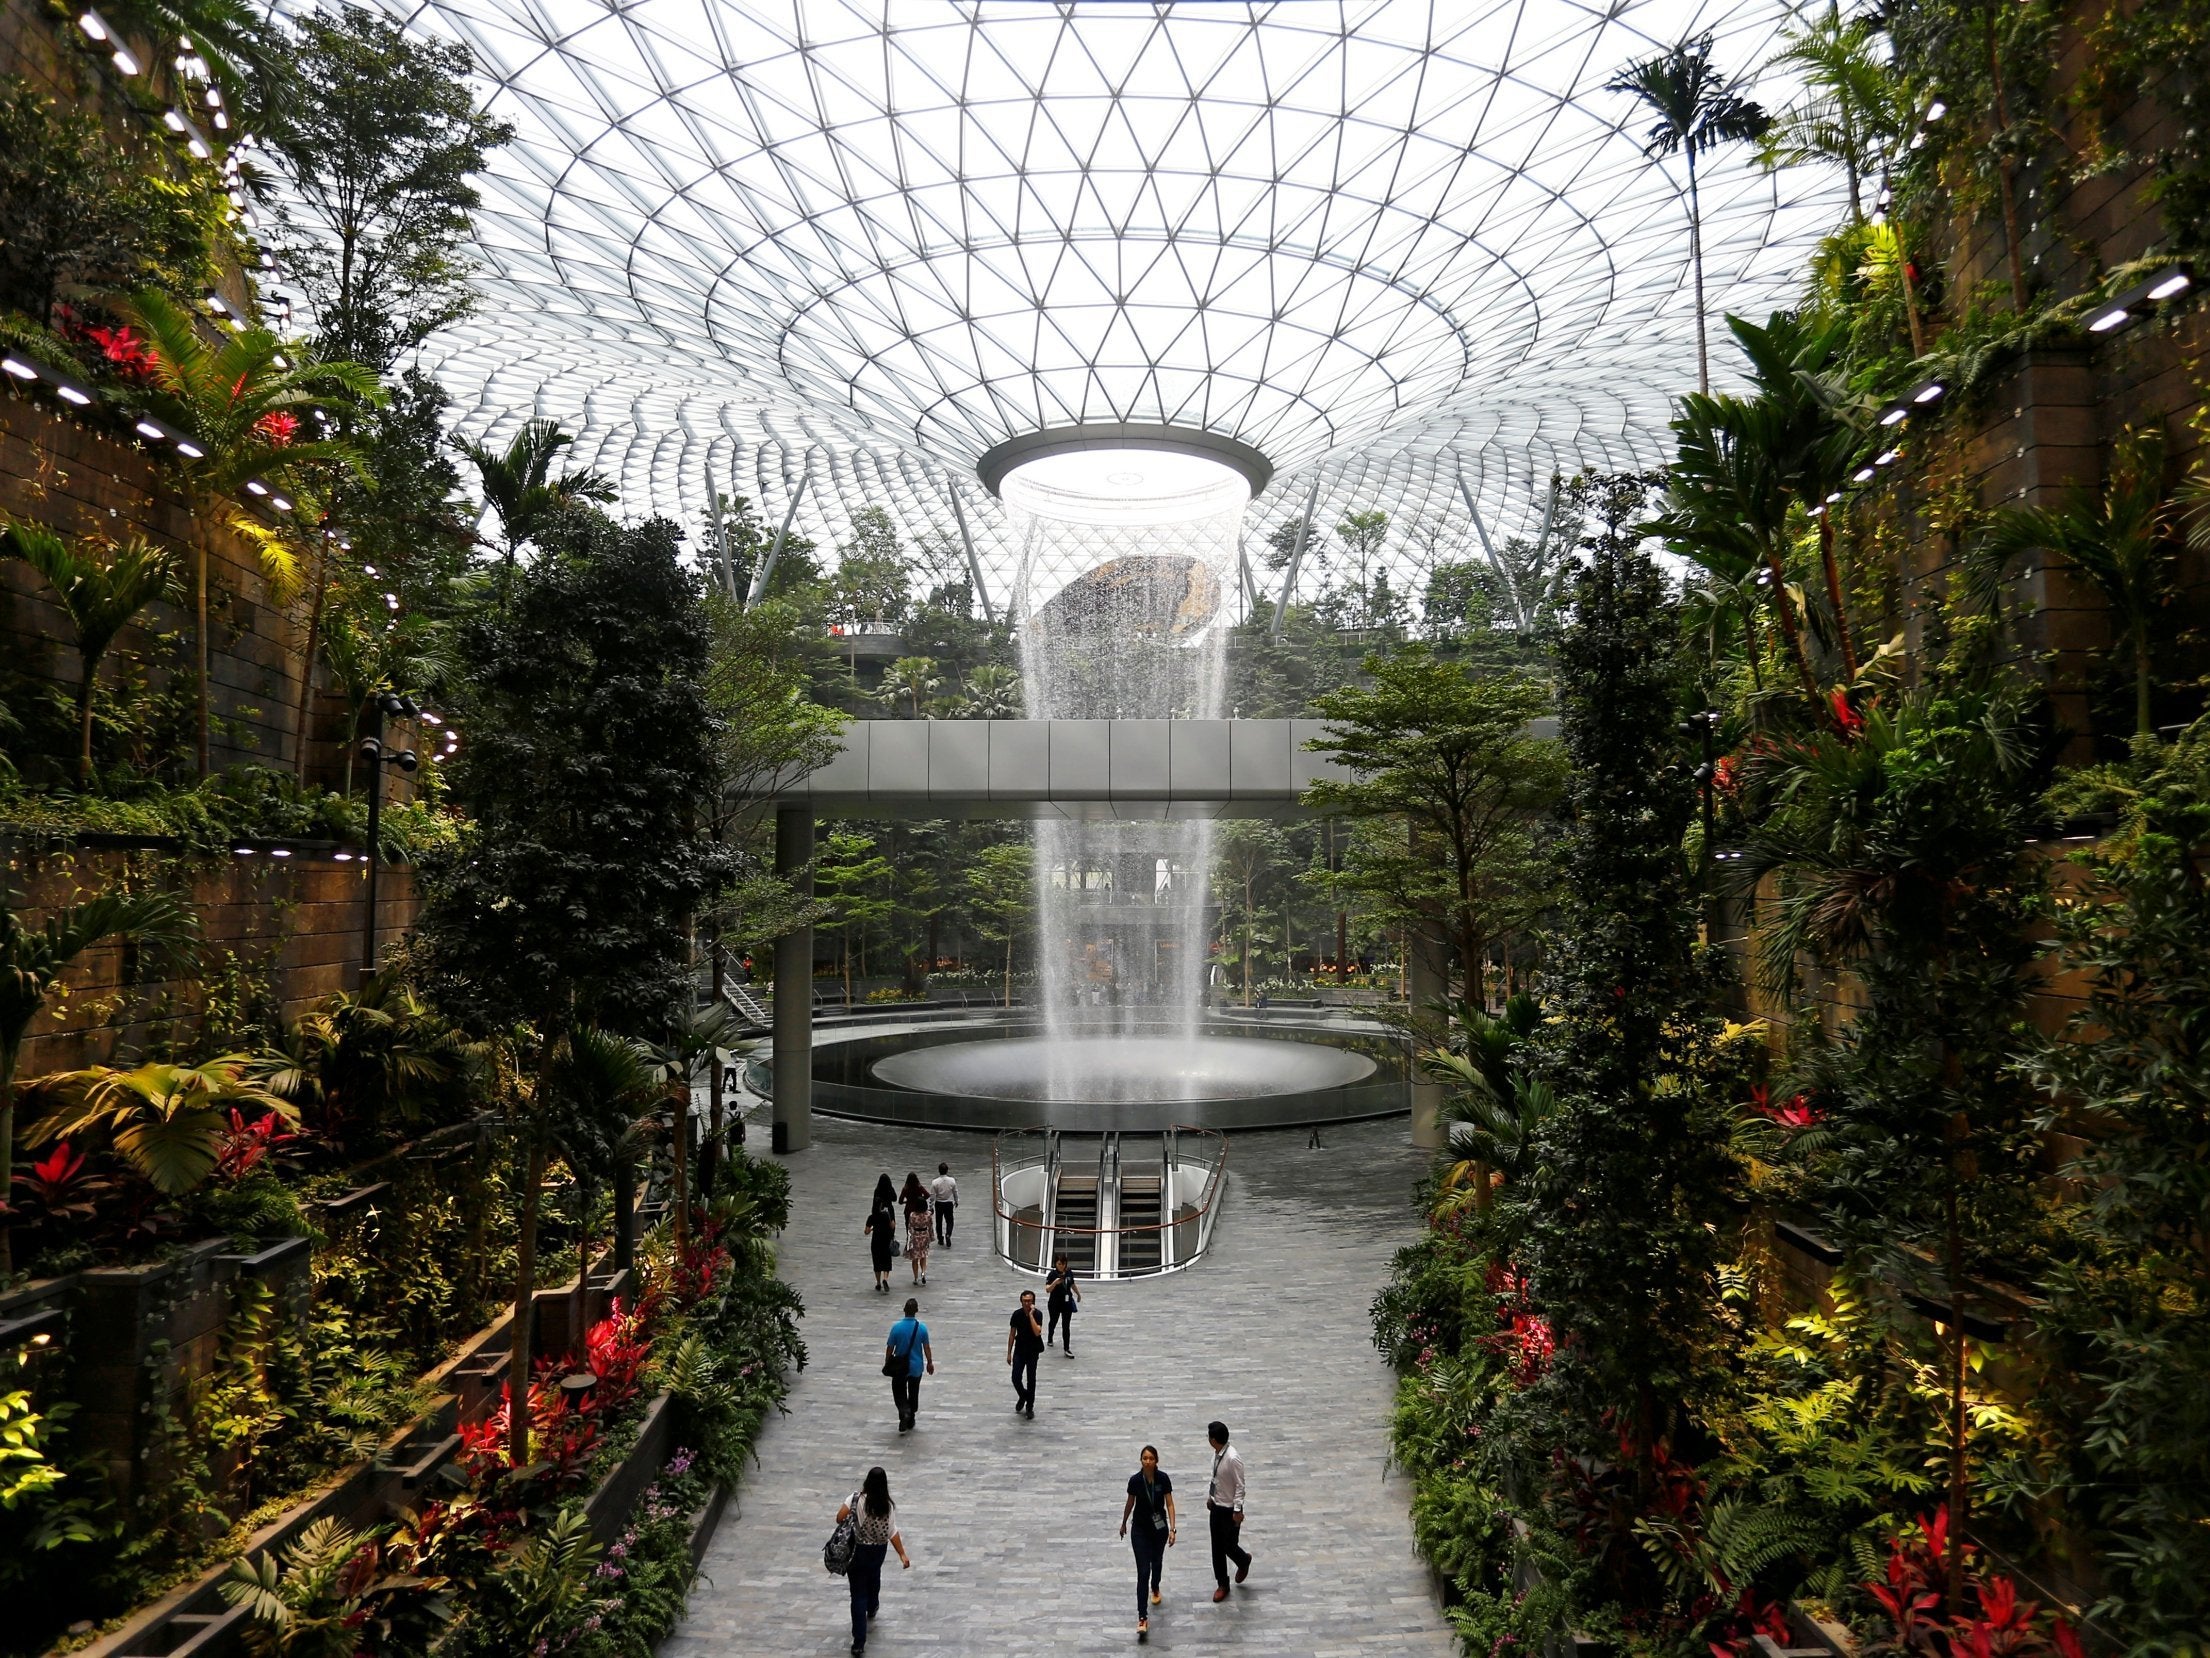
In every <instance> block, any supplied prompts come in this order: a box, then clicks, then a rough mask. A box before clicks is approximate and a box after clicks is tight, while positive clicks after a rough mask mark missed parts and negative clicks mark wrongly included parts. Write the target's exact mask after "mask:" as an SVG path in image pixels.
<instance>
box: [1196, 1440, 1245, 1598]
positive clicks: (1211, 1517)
mask: <svg viewBox="0 0 2210 1658" xmlns="http://www.w3.org/2000/svg"><path fill="white" fill-rule="evenodd" d="M1205 1436H1206V1437H1207V1438H1208V1439H1210V1440H1211V1441H1212V1480H1211V1482H1210V1483H1209V1484H1208V1485H1207V1486H1206V1487H1205V1519H1206V1520H1207V1521H1208V1522H1209V1523H1210V1527H1211V1530H1212V1575H1213V1579H1214V1581H1215V1582H1217V1583H1218V1584H1219V1585H1220V1587H1219V1588H1217V1589H1215V1590H1214V1591H1213V1592H1212V1598H1213V1599H1214V1600H1216V1601H1220V1600H1226V1599H1227V1598H1228V1562H1229V1561H1231V1560H1232V1561H1234V1562H1235V1580H1236V1582H1238V1583H1241V1582H1242V1581H1243V1580H1244V1579H1245V1578H1247V1577H1249V1576H1250V1575H1251V1556H1250V1554H1249V1552H1248V1551H1247V1550H1246V1549H1245V1548H1244V1547H1243V1545H1242V1543H1241V1541H1240V1540H1239V1539H1240V1537H1241V1534H1242V1531H1243V1491H1244V1485H1243V1453H1242V1452H1240V1451H1238V1450H1237V1449H1235V1447H1234V1446H1232V1445H1230V1444H1229V1443H1228V1424H1227V1423H1225V1422H1212V1423H1208V1424H1207V1425H1206V1428H1205Z"/></svg>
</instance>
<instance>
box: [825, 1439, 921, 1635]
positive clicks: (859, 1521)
mask: <svg viewBox="0 0 2210 1658" xmlns="http://www.w3.org/2000/svg"><path fill="white" fill-rule="evenodd" d="M846 1520H850V1521H852V1522H853V1523H854V1524H855V1525H856V1526H857V1528H858V1532H859V1538H858V1546H857V1547H856V1548H854V1549H853V1551H852V1569H851V1571H850V1572H849V1573H848V1574H847V1576H846V1578H845V1582H846V1583H848V1584H849V1585H850V1586H851V1590H852V1651H853V1652H854V1653H855V1654H858V1653H862V1652H865V1651H866V1650H867V1621H868V1620H869V1619H870V1618H874V1617H879V1616H880V1615H881V1613H882V1562H883V1556H884V1555H885V1554H887V1553H889V1551H890V1550H892V1549H896V1550H897V1551H898V1564H899V1565H900V1566H902V1567H903V1568H904V1569H905V1570H907V1571H909V1572H910V1571H911V1570H913V1556H911V1555H910V1554H908V1553H906V1552H905V1539H904V1538H903V1537H901V1536H899V1535H898V1505H897V1504H896V1503H894V1502H892V1501H891V1500H890V1476H889V1475H888V1474H886V1473H884V1472H883V1471H882V1470H881V1469H880V1468H870V1469H868V1470H867V1477H866V1478H865V1479H864V1480H862V1481H860V1485H859V1489H858V1490H857V1491H855V1492H853V1493H852V1495H851V1496H850V1498H849V1499H847V1500H846V1502H845V1504H844V1506H843V1507H842V1508H840V1509H838V1510H837V1511H836V1523H837V1524H838V1525H842V1524H843V1523H844V1522H845V1521H846Z"/></svg>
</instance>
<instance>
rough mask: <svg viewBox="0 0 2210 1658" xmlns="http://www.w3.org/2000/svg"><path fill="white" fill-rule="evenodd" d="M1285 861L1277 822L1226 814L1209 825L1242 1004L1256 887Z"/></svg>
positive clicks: (1258, 907) (1256, 912) (1247, 995)
mask: <svg viewBox="0 0 2210 1658" xmlns="http://www.w3.org/2000/svg"><path fill="white" fill-rule="evenodd" d="M1288 862H1289V837H1288V836H1286V835H1284V834H1283V833H1282V832H1281V828H1280V826H1279V825H1277V824H1272V823H1267V822H1265V821H1263V820H1262V819H1258V818H1231V819H1229V820H1228V821H1227V822H1225V823H1222V824H1220V825H1219V826H1218V827H1217V828H1216V829H1214V830H1213V838H1212V879H1213V889H1214V891H1215V892H1217V893H1218V894H1219V896H1220V899H1221V916H1220V921H1221V930H1222V931H1223V932H1224V933H1226V934H1227V935H1228V936H1229V937H1231V938H1233V939H1234V940H1235V941H1236V944H1237V947H1238V957H1239V960H1240V963H1241V968H1240V973H1241V983H1242V986H1243V1005H1244V1006H1245V1007H1249V1006H1250V1005H1251V989H1252V983H1253V981H1252V977H1251V950H1252V946H1253V945H1254V943H1256V942H1257V938H1258V931H1257V929H1258V926H1259V923H1260V920H1261V919H1262V915H1263V909H1264V903H1265V900H1264V899H1263V898H1262V897H1261V889H1262V888H1264V887H1265V886H1266V885H1267V884H1268V882H1269V880H1270V878H1271V877H1273V876H1275V875H1278V874H1280V873H1281V871H1282V869H1283V868H1284V867H1285V866H1286V865H1287V864H1288ZM1285 942H1286V941H1285Z"/></svg>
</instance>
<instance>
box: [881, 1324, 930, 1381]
mask: <svg viewBox="0 0 2210 1658" xmlns="http://www.w3.org/2000/svg"><path fill="white" fill-rule="evenodd" d="M920 1339H921V1332H920V1331H919V1330H915V1331H914V1332H913V1337H912V1340H910V1341H908V1342H907V1343H906V1344H905V1351H904V1352H903V1353H898V1354H893V1355H892V1356H890V1357H888V1358H885V1359H884V1360H883V1361H882V1373H883V1374H884V1375H885V1376H891V1377H897V1376H903V1375H904V1374H905V1373H906V1369H907V1367H908V1366H909V1365H911V1364H912V1363H913V1343H914V1342H915V1341H919V1340H920ZM884 1345H885V1346H886V1347H887V1346H888V1345H889V1344H888V1343H887V1342H886V1343H884Z"/></svg>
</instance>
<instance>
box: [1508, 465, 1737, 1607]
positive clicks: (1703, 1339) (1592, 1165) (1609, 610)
mask: <svg viewBox="0 0 2210 1658" xmlns="http://www.w3.org/2000/svg"><path fill="white" fill-rule="evenodd" d="M1649 489H1650V480H1648V479H1646V478H1643V477H1639V476H1633V475H1629V476H1624V477H1595V478H1587V477H1584V478H1580V479H1576V480H1575V481H1574V484H1573V490H1574V493H1575V495H1576V496H1577V497H1578V499H1579V501H1580V502H1581V504H1583V505H1584V506H1585V508H1586V510H1587V516H1588V519H1589V521H1590V522H1589V526H1588V529H1587V531H1586V532H1585V533H1584V535H1583V537H1582V550H1583V552H1584V555H1585V563H1584V565H1583V567H1582V569H1581V571H1580V573H1579V575H1578V576H1577V578H1576V579H1575V581H1574V585H1573V596H1572V606H1571V609H1570V611H1569V613H1568V620H1567V622H1566V625H1565V628H1564V630H1563V632H1562V633H1561V635H1560V637H1559V640H1558V647H1557V658H1556V660H1557V672H1558V708H1559V714H1560V723H1561V726H1562V739H1563V747H1564V750H1565V755H1566V759H1567V762H1568V765H1569V768H1570V770H1569V773H1568V776H1567V779H1566V786H1565V795H1564V802H1563V807H1562V811H1563V816H1564V831H1563V840H1562V843H1561V845H1560V848H1559V855H1558V863H1559V870H1560V877H1561V879H1560V885H1559V896H1558V923H1557V927H1556V929H1555V931H1554V933H1553V934H1552V936H1551V938H1550V948H1549V955H1548V960H1547V965H1546V967H1545V970H1544V977H1543V983H1544V991H1545V994H1544V1011H1545V1013H1546V1014H1547V1016H1548V1022H1547V1023H1546V1024H1545V1026H1544V1028H1543V1033H1542V1036H1541V1038H1540V1043H1541V1046H1540V1051H1539V1058H1538V1061H1537V1063H1536V1065H1535V1067H1534V1070H1535V1073H1536V1075H1537V1076H1538V1077H1539V1079H1540V1080H1542V1081H1544V1082H1547V1083H1548V1084H1549V1085H1550V1087H1551V1088H1552V1089H1553V1090H1554V1091H1555V1094H1556V1105H1555V1109H1554V1110H1552V1111H1550V1112H1549V1113H1548V1114H1547V1116H1546V1117H1545V1120H1544V1122H1543V1124H1542V1127H1541V1130H1540V1132H1539V1134H1538V1135H1537V1137H1536V1147H1535V1153H1534V1160H1535V1161H1536V1162H1537V1163H1539V1165H1540V1167H1541V1169H1542V1171H1543V1175H1542V1178H1541V1180H1540V1181H1539V1182H1538V1183H1535V1184H1533V1185H1532V1186H1531V1187H1530V1189H1529V1190H1528V1191H1527V1192H1526V1193H1525V1194H1524V1195H1523V1198H1522V1200H1521V1201H1523V1202H1524V1204H1525V1205H1526V1215H1525V1235H1526V1246H1525V1248H1526V1254H1525V1260H1526V1266H1527V1272H1528V1276H1529V1279H1530V1282H1531V1286H1532V1290H1533V1293H1534V1296H1535V1298H1536V1300H1537V1301H1538V1302H1539V1303H1540V1305H1541V1306H1542V1308H1543V1309H1544V1310H1545V1312H1546V1313H1547V1314H1548V1316H1549V1318H1550V1321H1551V1324H1552V1327H1553V1330H1554V1332H1555V1336H1556V1341H1557V1364H1556V1366H1555V1368H1554V1370H1553V1371H1552V1373H1551V1376H1550V1378H1549V1386H1550V1387H1551V1389H1552V1390H1553V1392H1554V1393H1555V1394H1556V1395H1557V1401H1558V1404H1559V1407H1560V1408H1561V1409H1562V1410H1563V1412H1564V1413H1565V1416H1566V1420H1567V1421H1568V1422H1569V1423H1570V1424H1571V1425H1572V1432H1573V1434H1574V1436H1575V1437H1576V1438H1577V1440H1578V1442H1579V1444H1580V1445H1582V1446H1593V1445H1597V1444H1605V1443H1609V1442H1611V1441H1613V1439H1614V1438H1615V1435H1616V1437H1617V1439H1618V1440H1619V1442H1620V1443H1621V1444H1622V1445H1623V1447H1624V1448H1625V1449H1626V1451H1627V1452H1628V1454H1629V1456H1631V1458H1632V1459H1633V1461H1634V1463H1635V1466H1636V1474H1637V1479H1638V1482H1639V1483H1640V1485H1641V1486H1642V1487H1643V1489H1642V1490H1641V1491H1640V1492H1639V1495H1640V1496H1641V1497H1642V1498H1643V1499H1645V1500H1647V1498H1648V1497H1649V1496H1650V1494H1651V1493H1650V1490H1649V1489H1648V1487H1649V1485H1650V1482H1651V1481H1652V1480H1653V1478H1654V1466H1655V1461H1656V1458H1657V1457H1658V1455H1659V1447H1660V1443H1661V1441H1663V1440H1664V1439H1665V1438H1667V1437H1668V1436H1669V1435H1670V1434H1671V1433H1672V1431H1673V1429H1674V1427H1675V1425H1676V1419H1677V1416H1678V1413H1679V1410H1680V1407H1681V1403H1682V1401H1683V1400H1684V1398H1686V1397H1687V1395H1688V1394H1689V1392H1690V1390H1691V1387H1692V1386H1693V1384H1694V1382H1695V1380H1696V1378H1697V1375H1698V1373H1699V1371H1700V1369H1701V1368H1702V1366H1703V1365H1704V1364H1705V1363H1706V1362H1707V1357H1708V1352H1709V1347H1710V1344H1711V1342H1712V1339H1713V1335H1714V1326H1713V1316H1714V1309H1715V1307H1716V1305H1717V1289H1718V1286H1717V1259H1716V1248H1717V1244H1716V1235H1715V1226H1714V1223H1715V1222H1716V1220H1717V1218H1718V1205H1719V1204H1720V1202H1721V1201H1722V1196H1723V1194H1724V1192H1725V1190H1726V1185H1727V1177H1728V1168H1729V1165H1728V1162H1727V1158H1726V1154H1725V1150H1724V1147H1725V1140H1726V1131H1725V1123H1726V1120H1727V1115H1728V1110H1727V1102H1726V1101H1725V1100H1724V1099H1723V1098H1722V1097H1720V1086H1719V1085H1720V1080H1721V1079H1720V1075H1719V1073H1720V1071H1721V1066H1720V1064H1719V1061H1718V1058H1717V1056H1716V1053H1715V1042H1716V1036H1717V1033H1718V1030H1719V1021H1718V1020H1717V1019H1715V1018H1714V1017H1712V1015H1711V1014H1710V1012H1709V1006H1710V1002H1709V998H1710V994H1711V990H1712V988H1713V987H1712V985H1711V984H1710V982H1709V977H1708V974H1707V971H1706V969H1705V967H1704V964H1703V962H1702V960H1701V958H1700V957H1699V955H1698V952H1697V948H1696V914H1695V907H1694V904H1693V902H1692V899H1691V893H1690V887H1689V880H1688V875H1687V869H1686V865H1685V862H1684V860H1683V858H1682V856H1681V841H1682V837H1683V836H1684V834H1685V833H1686V832H1687V829H1688V825H1689V821H1690V818H1691V816H1692V813H1693V808H1694V800H1695V793H1694V785H1693V783H1692V782H1691V780H1690V777H1689V774H1688V768H1687V767H1686V766H1685V765H1684V764H1682V763H1681V758H1682V757H1681V755H1680V754H1679V752H1678V745H1679V742H1680V739H1679V736H1678V733H1677V730H1676V722H1677V719H1678V713H1677V709H1678V707H1679V702H1680V694H1681V690H1682V687H1683V683H1684V673H1683V663H1682V661H1681V658H1680V654H1679V638H1680V634H1679V628H1678V623H1677V621H1676V618H1675V616H1674V602H1673V600H1672V599H1671V597H1670V596H1669V595H1668V593H1667V590H1666V583H1665V579H1664V577H1663V575H1662V574H1661V573H1660V572H1659V570H1658V568H1657V566H1656V564H1655V562H1654V561H1653V560H1652V559H1651V558H1650V556H1649V554H1648V553H1647V552H1646V551H1645V550H1644V549H1643V546H1642V541H1641V535H1640V532H1639V529H1638V528H1637V527H1636V525H1635V520H1636V518H1637V516H1638V515H1639V513H1640V511H1641V510H1642V507H1643V504H1644V502H1645V500H1646V499H1647V497H1648V492H1649ZM1607 1424H1610V1425H1607ZM1613 1567H1614V1569H1618V1562H1616V1561H1615V1562H1614V1563H1613Z"/></svg>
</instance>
